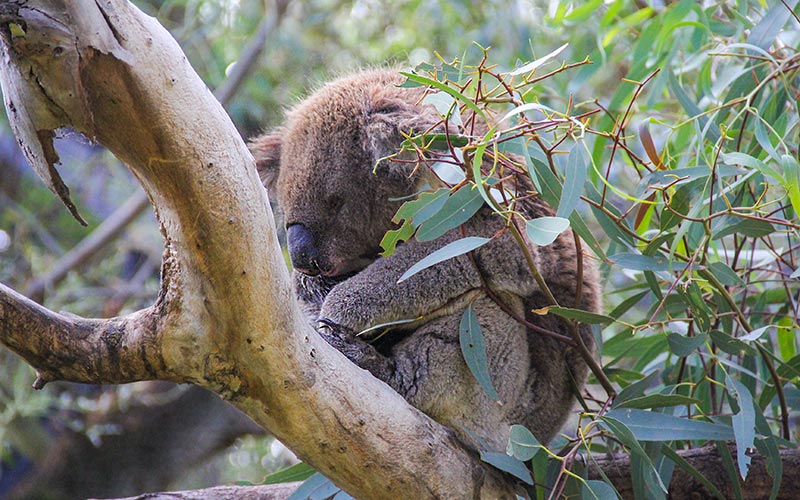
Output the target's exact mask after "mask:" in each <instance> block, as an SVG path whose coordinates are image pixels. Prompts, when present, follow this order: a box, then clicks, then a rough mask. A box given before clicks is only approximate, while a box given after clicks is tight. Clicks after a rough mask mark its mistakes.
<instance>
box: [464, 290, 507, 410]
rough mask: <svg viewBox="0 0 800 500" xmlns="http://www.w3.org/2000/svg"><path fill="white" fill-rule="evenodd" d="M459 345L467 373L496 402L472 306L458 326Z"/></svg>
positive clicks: (479, 329) (465, 312)
mask: <svg viewBox="0 0 800 500" xmlns="http://www.w3.org/2000/svg"><path fill="white" fill-rule="evenodd" d="M458 340H459V343H460V344H461V353H462V354H463V355H464V361H465V362H466V363H467V367H469V371H470V372H472V375H473V376H474V377H475V380H477V381H478V384H480V386H481V387H482V388H483V390H484V391H486V394H487V395H488V396H489V397H490V398H492V399H494V400H495V401H498V400H499V399H500V396H498V395H497V391H496V390H495V388H494V386H493V385H492V379H491V377H490V376H489V365H488V363H487V361H486V347H485V345H484V342H483V332H482V331H481V325H480V324H479V323H478V317H477V316H476V315H475V310H474V309H473V308H472V304H470V305H469V306H468V307H467V310H466V311H464V315H463V316H462V317H461V324H460V325H459V336H458Z"/></svg>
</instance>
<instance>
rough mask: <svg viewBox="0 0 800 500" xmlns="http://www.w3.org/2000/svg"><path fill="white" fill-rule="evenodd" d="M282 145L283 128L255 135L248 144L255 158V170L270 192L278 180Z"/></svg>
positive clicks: (272, 191)
mask: <svg viewBox="0 0 800 500" xmlns="http://www.w3.org/2000/svg"><path fill="white" fill-rule="evenodd" d="M282 145H283V129H280V128H279V129H276V130H274V131H272V132H270V133H268V134H264V135H261V136H258V137H256V138H255V139H253V140H251V141H250V144H248V146H249V147H250V152H251V153H253V157H254V158H255V159H256V170H258V175H259V177H261V182H262V183H264V186H266V187H267V191H268V192H269V193H270V194H272V193H274V190H275V183H276V182H277V180H278V171H279V169H280V164H281V147H282Z"/></svg>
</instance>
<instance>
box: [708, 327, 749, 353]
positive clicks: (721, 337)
mask: <svg viewBox="0 0 800 500" xmlns="http://www.w3.org/2000/svg"><path fill="white" fill-rule="evenodd" d="M710 334H711V340H713V341H714V345H716V346H717V347H718V348H719V349H720V350H721V351H722V352H724V353H727V354H730V355H732V356H741V355H743V354H755V353H756V351H755V349H753V348H752V347H751V346H749V345H747V344H746V343H744V342H742V341H741V340H739V339H737V338H733V337H731V336H730V335H728V334H727V333H724V332H721V331H719V330H712V331H711V332H710Z"/></svg>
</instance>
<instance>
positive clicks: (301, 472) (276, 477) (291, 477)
mask: <svg viewBox="0 0 800 500" xmlns="http://www.w3.org/2000/svg"><path fill="white" fill-rule="evenodd" d="M315 472H316V471H315V470H314V468H313V467H311V466H310V465H308V464H307V463H305V462H299V463H296V464H294V465H292V466H290V467H287V468H285V469H282V470H279V471H278V472H273V473H272V474H270V475H269V476H267V477H266V479H264V483H263V484H276V483H291V482H293V481H305V480H306V479H308V478H309V477H311V476H312V475H313V474H314V473H315Z"/></svg>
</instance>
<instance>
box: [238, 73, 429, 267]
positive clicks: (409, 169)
mask: <svg viewBox="0 0 800 500" xmlns="http://www.w3.org/2000/svg"><path fill="white" fill-rule="evenodd" d="M403 80H404V78H403V77H402V76H401V75H399V74H397V73H396V72H392V71H385V70H374V71H368V72H364V73H360V74H357V75H355V76H351V77H347V78H343V79H340V80H336V81H334V82H332V83H329V84H327V85H325V86H324V87H322V88H321V89H319V90H318V91H316V92H315V93H314V94H312V95H311V96H310V97H308V98H307V99H305V100H304V101H302V102H301V103H300V104H298V105H297V106H296V107H295V108H294V109H292V110H291V111H289V112H288V113H287V117H286V122H285V123H284V125H283V126H282V127H280V128H278V129H277V130H275V131H273V132H271V133H269V134H266V135H263V136H261V137H258V138H256V139H255V140H254V141H252V143H251V145H250V147H251V150H252V151H253V155H254V156H255V158H256V165H257V168H258V171H259V174H260V176H261V179H262V181H264V184H265V185H266V186H267V189H268V190H269V193H270V196H273V197H276V198H277V201H278V204H279V205H280V207H281V211H282V212H283V216H284V222H285V224H286V235H287V245H288V247H289V255H290V257H291V260H292V264H293V265H294V267H295V269H297V270H298V271H300V272H302V273H304V274H308V275H317V274H322V275H324V276H341V275H345V274H348V273H353V272H356V271H359V270H361V269H363V268H364V267H366V266H367V265H368V264H369V263H371V262H372V261H373V260H375V258H377V255H378V252H379V251H380V241H381V239H382V238H383V235H384V234H385V233H386V231H387V230H389V229H391V228H392V227H393V224H392V222H391V218H392V216H393V215H394V214H395V212H396V211H397V208H398V207H399V206H400V204H402V201H399V200H398V199H399V198H403V197H406V196H409V195H411V194H413V193H414V192H416V190H417V189H418V186H419V184H420V182H419V180H418V174H416V173H415V168H414V167H415V166H416V165H415V164H414V162H413V161H411V162H400V161H391V160H384V161H381V162H380V164H379V165H378V167H377V168H376V163H377V162H378V161H379V160H380V159H381V158H385V157H387V156H389V155H392V154H394V153H396V152H397V151H398V150H399V149H400V144H401V143H402V142H403V139H404V138H403V134H407V133H409V131H412V130H413V131H414V133H420V132H425V131H427V130H429V129H431V128H433V127H436V126H437V124H438V123H439V122H440V116H439V114H438V113H437V112H436V110H435V108H434V107H433V106H422V105H420V104H419V101H420V100H421V98H422V95H423V94H422V90H421V89H419V88H416V89H408V88H398V85H399V84H400V83H402V82H403Z"/></svg>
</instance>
